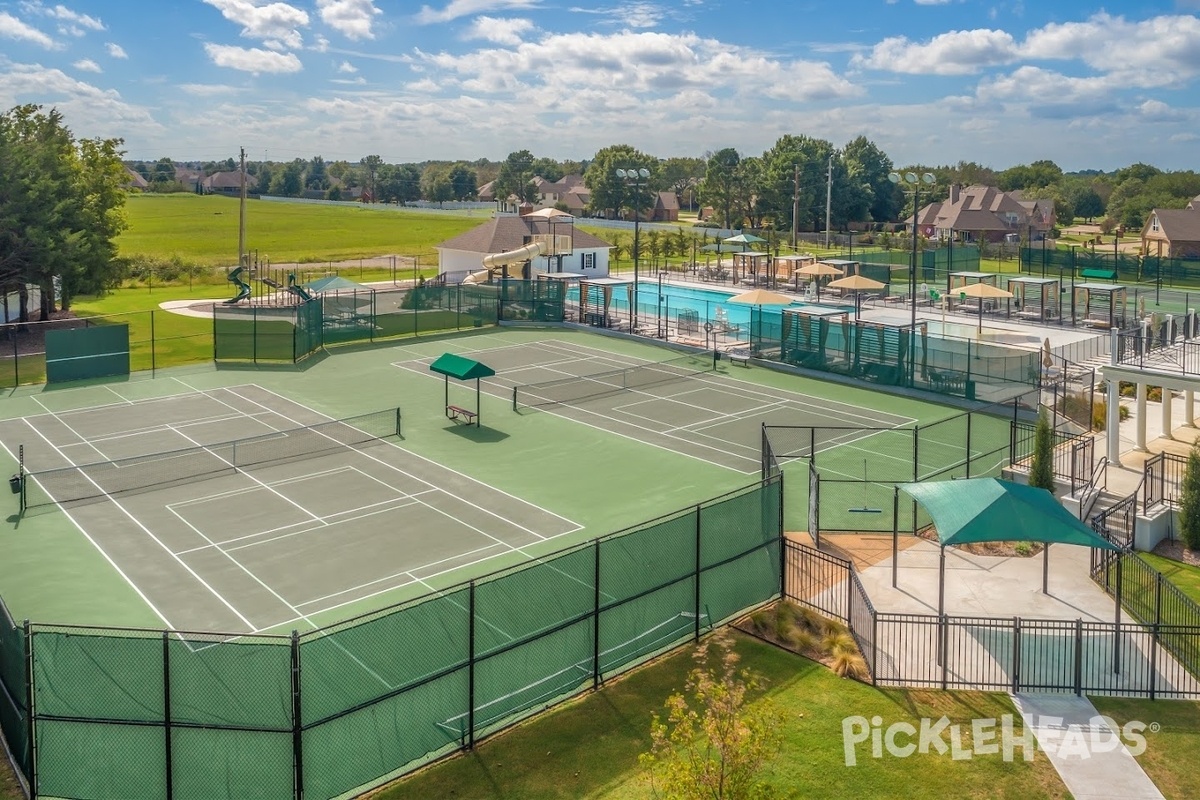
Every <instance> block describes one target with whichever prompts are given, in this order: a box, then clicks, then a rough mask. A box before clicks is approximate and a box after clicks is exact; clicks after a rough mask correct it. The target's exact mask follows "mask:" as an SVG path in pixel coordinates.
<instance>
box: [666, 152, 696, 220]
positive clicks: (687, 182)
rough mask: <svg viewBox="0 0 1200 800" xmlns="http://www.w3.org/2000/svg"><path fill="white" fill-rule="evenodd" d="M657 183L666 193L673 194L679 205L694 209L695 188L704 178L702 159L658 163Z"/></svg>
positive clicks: (668, 159)
mask: <svg viewBox="0 0 1200 800" xmlns="http://www.w3.org/2000/svg"><path fill="white" fill-rule="evenodd" d="M659 166H660V170H659V182H660V184H661V186H662V188H663V189H664V190H666V191H670V192H674V193H675V197H677V198H678V199H679V204H680V205H681V206H682V205H684V200H685V198H686V200H687V203H686V205H687V208H688V209H694V208H695V205H696V187H697V186H698V185H699V184H700V181H701V180H702V179H703V178H704V159H702V158H667V159H663V160H662V161H661V162H660V165H659Z"/></svg>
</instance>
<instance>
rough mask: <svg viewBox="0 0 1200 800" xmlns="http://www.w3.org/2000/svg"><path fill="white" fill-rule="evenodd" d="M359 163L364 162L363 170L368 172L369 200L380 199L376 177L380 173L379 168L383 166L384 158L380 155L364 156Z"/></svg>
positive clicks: (367, 188)
mask: <svg viewBox="0 0 1200 800" xmlns="http://www.w3.org/2000/svg"><path fill="white" fill-rule="evenodd" d="M359 163H361V164H362V167H363V172H365V173H366V178H367V180H366V184H365V188H366V190H367V194H368V195H369V201H370V202H372V203H374V202H376V201H378V199H379V197H378V190H377V186H376V184H375V178H376V176H377V175H378V174H379V168H380V167H382V166H383V159H382V158H380V157H379V156H363V158H362V160H361V161H360V162H359Z"/></svg>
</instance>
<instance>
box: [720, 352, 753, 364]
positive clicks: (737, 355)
mask: <svg viewBox="0 0 1200 800" xmlns="http://www.w3.org/2000/svg"><path fill="white" fill-rule="evenodd" d="M725 357H726V358H728V359H729V361H730V362H731V363H733V364H741V365H742V366H743V367H749V366H750V350H749V349H745V350H726V351H725Z"/></svg>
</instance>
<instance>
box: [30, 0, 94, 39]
mask: <svg viewBox="0 0 1200 800" xmlns="http://www.w3.org/2000/svg"><path fill="white" fill-rule="evenodd" d="M21 8H22V9H23V10H25V11H27V12H29V13H30V14H39V15H41V16H43V17H49V18H50V19H56V20H58V21H59V22H63V23H66V25H65V26H63V27H62V28H60V29H59V30H62V31H65V32H70V33H72V34H74V35H75V36H83V35H84V34H85V30H84V29H86V30H91V31H102V30H104V29H105V27H104V23H103V22H101V21H100V20H98V19H96V18H95V17H90V16H88V15H87V14H81V13H79V12H78V11H72V10H71V9H69V8H67V7H66V6H64V5H62V4H58V5H55V6H46V5H43V4H42V3H40V2H37V0H29V1H28V2H23V3H21Z"/></svg>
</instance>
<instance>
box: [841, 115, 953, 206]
mask: <svg viewBox="0 0 1200 800" xmlns="http://www.w3.org/2000/svg"><path fill="white" fill-rule="evenodd" d="M842 161H843V162H844V163H845V166H846V173H847V178H848V179H847V184H848V189H849V191H851V192H854V193H855V194H856V199H855V202H854V203H853V204H850V205H849V211H851V212H852V213H849V214H848V217H849V219H850V220H854V221H867V222H887V221H890V220H893V219H895V218H896V216H897V215H898V213H899V210H900V204H899V203H898V202H897V201H896V192H895V187H893V186H892V182H891V181H889V180H888V175H889V174H890V173H891V172H892V160H891V159H890V158H888V156H887V154H886V153H884V152H883V151H882V150H880V149H879V147H878V145H876V144H875V143H874V142H872V141H871V140H869V139H868V138H867V137H865V136H859V137H858V138H857V139H854V140H853V141H851V142H849V143H848V144H847V145H846V147H845V148H844V149H843V150H842ZM960 166H961V165H960ZM860 198H861V199H860ZM864 202H865V203H866V215H865V216H860V215H859V213H858V211H859V208H860V205H859V204H860V203H864Z"/></svg>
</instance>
